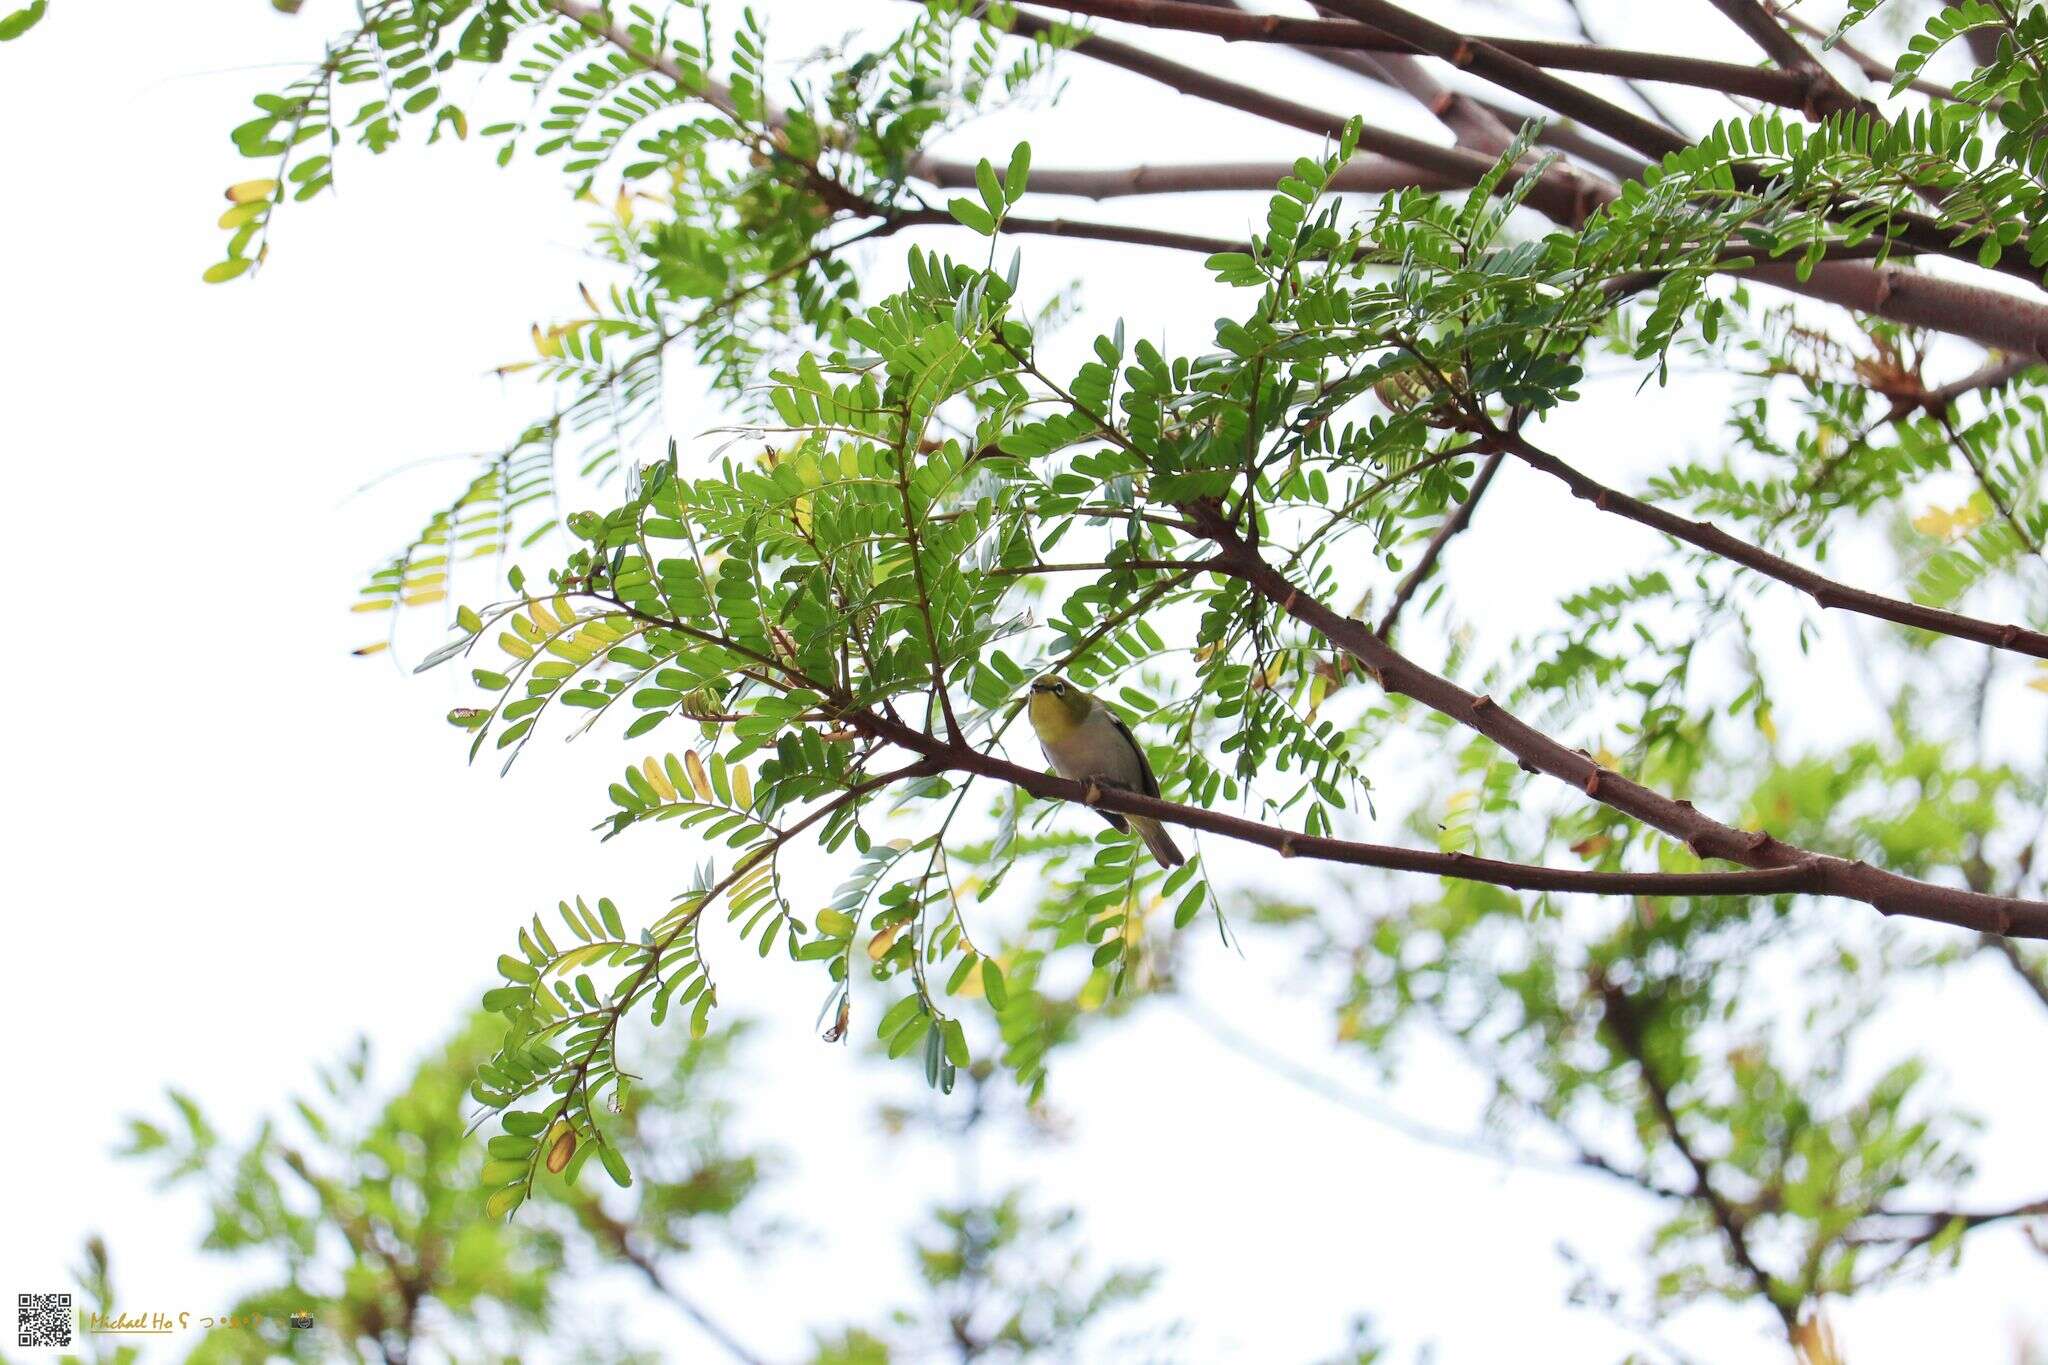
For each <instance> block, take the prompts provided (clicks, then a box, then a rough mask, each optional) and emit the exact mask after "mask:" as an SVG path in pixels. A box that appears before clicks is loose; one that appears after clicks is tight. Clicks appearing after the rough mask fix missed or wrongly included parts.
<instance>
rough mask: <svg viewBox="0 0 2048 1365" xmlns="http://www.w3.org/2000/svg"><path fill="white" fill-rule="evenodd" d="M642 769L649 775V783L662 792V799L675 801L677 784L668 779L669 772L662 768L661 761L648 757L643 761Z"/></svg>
mask: <svg viewBox="0 0 2048 1365" xmlns="http://www.w3.org/2000/svg"><path fill="white" fill-rule="evenodd" d="M640 771H641V772H643V773H645V774H646V775H647V781H648V783H649V784H650V785H651V786H653V788H654V789H655V790H656V791H658V792H660V793H661V799H662V800H664V801H673V800H675V799H676V788H675V784H674V783H673V782H670V781H669V780H668V774H667V773H665V772H663V771H662V770H661V765H660V764H659V763H656V762H655V761H654V760H653V759H651V758H650V759H647V760H645V761H644V762H642V763H641V765H640Z"/></svg>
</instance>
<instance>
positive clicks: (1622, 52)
mask: <svg viewBox="0 0 2048 1365" xmlns="http://www.w3.org/2000/svg"><path fill="white" fill-rule="evenodd" d="M1040 3H1043V4H1048V5H1051V6H1053V7H1054V8H1056V9H1063V10H1068V11H1070V12H1072V13H1075V14H1087V15H1093V16H1095V17H1096V18H1101V19H1114V20H1117V21H1119V22H1122V23H1127V24H1140V25H1143V26H1145V27H1147V28H1165V29H1177V30H1180V31H1183V32H1188V33H1205V34H1208V35H1210V36H1211V37H1216V38H1222V39H1224V40H1225V41H1227V42H1255V43H1284V44H1287V45H1289V46H1293V47H1328V48H1339V49H1343V50H1345V51H1351V52H1394V53H1404V54H1411V55H1412V54H1426V49H1424V48H1421V47H1418V46H1416V45H1415V44H1414V43H1412V42H1409V41H1407V40H1405V39H1402V38H1399V37H1396V36H1395V35H1393V34H1391V33H1388V32H1387V31H1385V30H1384V29H1380V28H1376V27H1374V26H1373V25H1371V24H1364V23H1358V22H1356V21H1353V20H1346V19H1293V18H1285V17H1283V16H1281V15H1277V14H1253V13H1247V12H1246V11H1243V10H1237V9H1219V8H1216V7H1213V6H1210V5H1203V4H1197V3H1193V2H1192V0H1040ZM1330 8H1334V9H1341V8H1342V7H1341V6H1337V5H1331V6H1330ZM1470 41H1472V42H1475V43H1485V44H1487V45H1488V46H1490V47H1493V48H1497V49H1498V50H1500V51H1502V52H1505V53H1508V54H1509V55H1511V56H1514V57H1519V58H1520V59H1522V60H1523V61H1525V62H1528V63H1529V64H1530V65H1531V66H1537V67H1546V68H1551V69H1555V70H1559V71H1583V72H1587V73H1589V74H1592V75H1597V76H1615V77H1619V78H1621V79H1623V80H1647V81H1662V82H1665V83H1668V84H1673V85H1690V86H1697V87H1699V88H1701V89H1706V90H1715V91H1720V92H1723V93H1726V94H1731V95H1741V96H1744V97H1746V98H1749V99H1754V100H1762V101H1764V102H1765V103H1768V104H1780V105H1786V106H1789V107H1791V108H1794V109H1800V108H1804V107H1806V106H1807V104H1808V102H1809V100H1810V98H1811V86H1812V80H1811V78H1810V77H1808V76H1806V75H1805V74H1803V73H1799V72H1792V71H1770V70H1766V69H1764V68H1761V67H1754V66H1743V65H1741V64H1739V63H1736V62H1716V61H1707V60H1704V59H1702V58H1698V57H1678V56H1670V55H1667V54H1665V53H1661V52H1635V51H1629V50H1627V49H1623V48H1611V47H1603V46H1599V45H1597V44H1592V43H1557V42H1547V41H1543V40H1540V39H1531V38H1503V37H1494V36H1491V35H1485V34H1473V35H1470ZM1845 98H1846V95H1845Z"/></svg>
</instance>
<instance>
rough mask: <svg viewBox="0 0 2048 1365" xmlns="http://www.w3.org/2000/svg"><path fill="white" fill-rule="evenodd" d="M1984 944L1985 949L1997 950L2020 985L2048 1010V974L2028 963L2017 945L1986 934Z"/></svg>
mask: <svg viewBox="0 0 2048 1365" xmlns="http://www.w3.org/2000/svg"><path fill="white" fill-rule="evenodd" d="M1983 943H1984V946H1985V947H1988V948H1992V949H1995V950H1996V951H1997V953H1998V955H1999V956H2000V957H2002V958H2004V959H2005V965H2006V966H2008V967H2010V968H2012V970H2013V973H2014V975H2016V976H2018V977H2019V979H2020V984H2021V985H2023V986H2025V987H2026V988H2027V990H2028V991H2029V992H2030V993H2031V994H2032V995H2033V997H2034V998H2035V999H2036V1000H2039V1001H2040V1002H2041V1005H2042V1007H2043V1008H2048V972H2043V971H2042V970H2041V969H2040V968H2038V967H2036V966H2035V965H2034V964H2033V963H2031V962H2029V961H2027V959H2026V957H2025V955H2024V954H2022V953H2021V952H2020V947H2019V945H2018V944H2017V943H2013V942H2011V941H2010V940H2008V939H2003V938H2000V937H1998V936H1997V935H1995V934H1986V935H1985V936H1984V939H1983Z"/></svg>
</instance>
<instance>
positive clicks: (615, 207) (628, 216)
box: [612, 185, 633, 227]
mask: <svg viewBox="0 0 2048 1365" xmlns="http://www.w3.org/2000/svg"><path fill="white" fill-rule="evenodd" d="M612 212H613V213H616V214H617V215H618V216H619V221H620V222H622V223H624V224H625V225H626V226H627V227H631V226H632V225H633V196H632V195H630V194H628V193H626V187H625V186H624V185H621V186H619V197H618V199H617V200H616V201H615V202H614V203H613V204H612Z"/></svg>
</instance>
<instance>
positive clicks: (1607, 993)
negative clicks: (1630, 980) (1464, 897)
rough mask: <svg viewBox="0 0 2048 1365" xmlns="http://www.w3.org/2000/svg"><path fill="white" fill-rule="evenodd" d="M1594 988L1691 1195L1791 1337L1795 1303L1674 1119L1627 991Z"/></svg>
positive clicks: (1601, 983) (1597, 979)
mask: <svg viewBox="0 0 2048 1365" xmlns="http://www.w3.org/2000/svg"><path fill="white" fill-rule="evenodd" d="M1593 989H1594V990H1595V991H1596V992H1597V993H1598V994H1599V996H1600V1001H1601V1006H1602V1015H1603V1017H1604V1019H1605V1021H1606V1024H1607V1031H1608V1032H1609V1033H1610V1034H1612V1035H1613V1036H1614V1041H1615V1042H1616V1043H1617V1044H1618V1045H1619V1046H1620V1048H1621V1050H1622V1052H1623V1053H1624V1054H1626V1055H1627V1056H1628V1058H1629V1059H1630V1060H1631V1061H1633V1062H1634V1063H1635V1064H1636V1071H1637V1072H1638V1073H1639V1074H1640V1075H1641V1076H1642V1078H1643V1089H1644V1091H1645V1092H1646V1093H1647V1094H1648V1095H1649V1097H1650V1102H1651V1104H1652V1106H1653V1107H1654V1108H1655V1109H1656V1111H1657V1121H1658V1123H1659V1124H1660V1125H1661V1126H1662V1127H1663V1129H1664V1135H1665V1136H1666V1137H1667V1138H1669V1139H1670V1141H1671V1145H1672V1146H1673V1147H1675V1148H1676V1149H1677V1150H1678V1154H1679V1155H1680V1156H1682V1157H1684V1158H1685V1164H1686V1165H1688V1166H1690V1167H1691V1168H1692V1174H1693V1182H1694V1185H1693V1194H1694V1196H1695V1197H1696V1198H1698V1199H1700V1200H1701V1201H1703V1202H1704V1203H1705V1204H1706V1205H1707V1207H1708V1209H1709V1210H1711V1211H1712V1213H1713V1215H1714V1224H1715V1226H1717V1227H1719V1228H1720V1229H1721V1236H1722V1240H1723V1241H1725V1242H1726V1243H1727V1245H1728V1257H1729V1259H1730V1260H1732V1261H1734V1262H1735V1264H1736V1265H1737V1266H1738V1267H1740V1268H1741V1270H1742V1271H1743V1273H1744V1274H1746V1275H1748V1276H1749V1279H1750V1282H1751V1283H1752V1284H1753V1285H1755V1286H1756V1290H1757V1292H1758V1293H1759V1294H1761V1295H1763V1297H1764V1300H1765V1301H1766V1302H1767V1303H1769V1304H1770V1305H1771V1308H1772V1309H1773V1310H1774V1311H1775V1312H1776V1313H1777V1315H1778V1317H1779V1319H1780V1320H1781V1321H1782V1322H1783V1323H1784V1324H1785V1331H1786V1333H1787V1335H1790V1334H1791V1333H1792V1332H1793V1331H1794V1329H1795V1328H1797V1327H1798V1325H1799V1305H1798V1304H1797V1303H1786V1302H1785V1301H1784V1300H1783V1298H1781V1297H1780V1295H1779V1290H1778V1285H1777V1282H1776V1281H1775V1280H1774V1279H1772V1277H1771V1274H1770V1272H1769V1271H1767V1270H1765V1269H1764V1268H1763V1267H1762V1266H1761V1265H1759V1264H1758V1263H1757V1259H1756V1256H1755V1255H1754V1253H1753V1252H1752V1251H1751V1250H1750V1245H1749V1225H1748V1222H1747V1220H1745V1219H1744V1218H1743V1216H1742V1213H1741V1211H1740V1210H1739V1209H1737V1208H1736V1207H1735V1206H1734V1205H1732V1204H1731V1203H1729V1202H1728V1199H1727V1197H1726V1196H1725V1195H1723V1194H1722V1193H1721V1191H1720V1190H1719V1189H1718V1188H1716V1187H1715V1185H1714V1178H1713V1169H1712V1167H1710V1166H1709V1165H1708V1164H1707V1161H1706V1158H1704V1157H1702V1156H1701V1155H1700V1154H1699V1153H1698V1152H1697V1151H1695V1150H1694V1149H1693V1146H1692V1143H1691V1142H1690V1141H1688V1140H1687V1138H1686V1136H1685V1129H1684V1127H1683V1126H1682V1125H1681V1124H1680V1123H1679V1121H1678V1111H1677V1110H1676V1109H1675V1108H1674V1107H1673V1106H1672V1103H1671V1092H1670V1090H1669V1089H1668V1088H1667V1087H1666V1085H1665V1083H1664V1079H1663V1077H1662V1076H1660V1075H1659V1074H1658V1072H1657V1066H1656V1063H1655V1062H1654V1061H1652V1060H1651V1057H1650V1051H1649V1048H1648V1047H1647V1046H1646V1045H1645V1041H1644V1038H1643V1025H1642V1019H1641V1017H1640V1016H1639V1015H1638V1014H1637V1013H1636V1009H1635V1002H1633V1001H1632V1000H1630V999H1629V998H1628V994H1627V992H1625V991H1623V990H1622V989H1621V988H1620V987H1619V986H1616V985H1615V984H1614V983H1613V982H1611V981H1609V980H1608V979H1607V978H1606V977H1605V976H1604V975H1602V974H1601V973H1600V972H1599V970H1598V969H1597V968H1596V969H1595V970H1594V975H1593Z"/></svg>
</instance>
